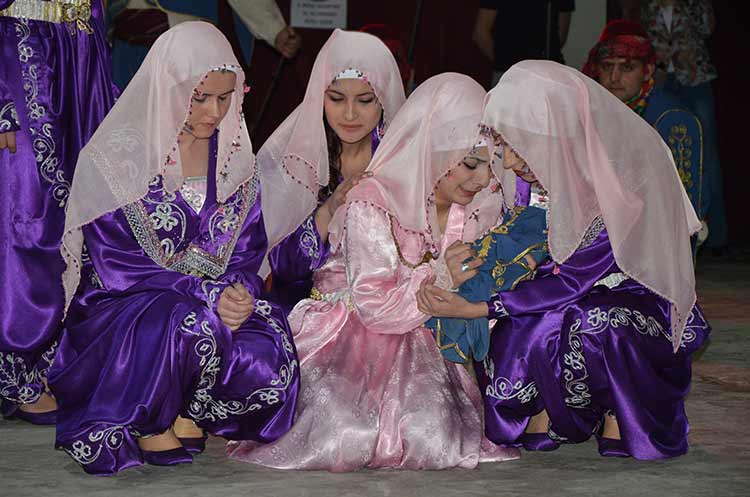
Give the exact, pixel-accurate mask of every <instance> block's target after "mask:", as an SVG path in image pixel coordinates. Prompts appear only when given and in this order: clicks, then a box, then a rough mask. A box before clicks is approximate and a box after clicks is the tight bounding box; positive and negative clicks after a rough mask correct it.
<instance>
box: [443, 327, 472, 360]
mask: <svg viewBox="0 0 750 497" xmlns="http://www.w3.org/2000/svg"><path fill="white" fill-rule="evenodd" d="M436 321H437V329H436V334H435V342H437V346H438V349H440V351H441V352H442V351H443V350H448V349H453V350H455V351H456V354H458V356H459V357H460V358H461V359H463V360H464V361H467V362H468V361H469V356H467V355H466V354H465V353H464V351H463V350H461V347H459V346H458V343H456V342H453V343H450V344H447V345H444V344H443V338H442V337H443V329H442V327H441V325H440V320H439V319H436Z"/></svg>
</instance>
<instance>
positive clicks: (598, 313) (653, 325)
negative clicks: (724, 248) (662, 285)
mask: <svg viewBox="0 0 750 497" xmlns="http://www.w3.org/2000/svg"><path fill="white" fill-rule="evenodd" d="M586 314H587V316H586V325H585V326H584V324H583V321H582V320H581V319H580V318H579V319H576V320H575V322H574V323H573V324H572V325H571V327H570V329H569V330H568V349H569V352H567V353H565V354H564V355H563V362H564V366H563V379H564V380H565V390H566V391H567V392H568V393H569V394H570V396H568V397H566V398H565V403H566V405H568V406H569V407H573V408H585V407H588V406H589V405H590V404H591V394H590V393H589V387H588V385H587V384H586V379H587V378H588V377H589V374H588V369H587V368H586V357H585V356H584V354H583V342H582V339H581V336H582V335H598V334H599V333H602V332H603V331H606V330H609V329H616V328H620V327H629V328H631V329H633V330H634V331H637V332H638V333H640V334H641V335H648V336H651V337H654V338H657V337H660V336H661V337H662V338H664V339H666V340H667V341H669V342H670V343H671V341H672V334H671V331H670V330H669V329H665V328H664V327H663V326H662V325H661V323H659V321H658V320H657V319H656V318H654V317H652V316H646V315H644V314H643V313H641V312H640V311H636V310H632V309H628V308H626V307H612V308H610V309H608V310H602V309H601V308H599V307H595V308H593V309H589V310H588V312H587V313H586ZM695 320H696V317H695V309H693V311H692V312H691V315H690V317H689V318H688V322H689V323H690V325H689V327H688V328H686V330H685V333H684V334H683V336H682V341H681V343H680V347H682V348H684V347H685V346H686V344H688V343H691V342H692V341H693V340H695V338H696V336H697V335H696V333H695V330H696V328H698V327H700V326H703V327H705V325H700V324H696V323H695Z"/></svg>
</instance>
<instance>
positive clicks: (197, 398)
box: [180, 300, 298, 421]
mask: <svg viewBox="0 0 750 497" xmlns="http://www.w3.org/2000/svg"><path fill="white" fill-rule="evenodd" d="M271 309H272V308H271V305H270V304H269V303H268V302H267V301H265V300H256V301H255V309H254V310H253V312H254V313H256V314H258V315H259V316H261V317H263V318H264V319H265V321H266V322H267V323H268V324H269V325H270V327H271V329H272V330H273V331H274V332H276V333H277V334H279V336H280V337H281V343H282V348H283V352H284V359H285V362H284V363H283V364H282V365H281V367H280V368H279V370H278V372H277V376H276V378H274V379H272V380H271V381H270V384H269V385H268V386H265V387H263V388H259V389H256V390H255V391H253V392H252V393H250V395H248V396H247V397H245V398H244V399H242V400H218V399H214V398H213V396H212V395H211V394H212V389H213V386H214V385H215V384H216V376H217V374H218V373H219V371H220V367H221V357H219V356H217V355H216V339H215V337H214V331H213V329H212V328H211V325H210V323H209V322H208V320H205V319H202V320H200V322H199V319H198V316H197V314H196V313H195V312H191V313H190V314H188V315H187V316H186V317H185V319H184V320H183V322H182V326H181V328H180V329H181V330H182V331H183V332H185V333H189V334H191V335H195V336H198V337H200V339H199V340H198V342H197V343H196V344H195V347H194V350H195V353H196V355H197V356H198V358H199V359H200V360H199V365H200V366H201V368H202V369H201V372H200V378H199V380H198V387H197V388H196V390H195V395H194V396H193V399H192V400H191V401H190V403H189V405H188V414H189V415H190V417H192V418H193V419H194V420H195V421H201V420H205V419H208V420H210V421H217V420H219V419H227V418H228V417H229V416H241V415H243V414H246V413H248V412H251V411H257V410H259V409H262V408H263V407H264V406H272V405H274V404H277V403H278V402H280V401H281V399H280V394H281V393H283V392H285V391H286V390H287V389H288V388H289V387H290V386H291V385H292V382H293V380H294V372H295V370H296V369H297V367H298V364H297V359H296V356H295V354H294V346H293V345H292V341H291V339H290V338H289V332H288V331H287V330H286V329H285V328H284V326H282V325H281V324H280V323H279V322H278V321H277V320H276V319H275V318H273V316H272V315H271Z"/></svg>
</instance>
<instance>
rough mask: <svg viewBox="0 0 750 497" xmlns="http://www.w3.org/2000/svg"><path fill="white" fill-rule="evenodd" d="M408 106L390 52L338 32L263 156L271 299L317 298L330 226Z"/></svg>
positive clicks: (290, 302) (371, 40)
mask: <svg viewBox="0 0 750 497" xmlns="http://www.w3.org/2000/svg"><path fill="white" fill-rule="evenodd" d="M404 100H405V96H404V88H403V85H402V82H401V76H400V73H399V70H398V65H397V64H396V60H395V59H394V58H393V54H392V53H391V51H390V50H389V49H388V47H387V46H386V45H385V44H384V43H383V42H382V41H380V40H379V39H378V38H376V37H374V36H372V35H369V34H366V33H359V32H352V31H341V30H338V29H337V30H336V31H334V32H333V34H332V35H331V37H330V38H329V39H328V41H327V42H326V44H325V45H323V48H321V50H320V53H319V54H318V56H317V58H316V59H315V65H314V66H313V69H312V73H311V74H310V80H309V82H308V84H307V91H306V92H305V98H304V100H303V101H302V103H301V104H300V105H299V106H298V107H297V109H295V110H294V112H292V114H290V115H289V117H287V118H286V119H285V120H284V122H283V123H281V125H280V126H279V127H278V128H277V129H276V131H274V133H273V134H272V135H271V136H270V138H268V140H267V141H266V143H264V144H263V146H262V147H261V149H260V151H259V152H258V167H259V168H260V171H261V184H262V185H263V191H265V192H266V195H264V196H263V212H264V213H265V216H266V230H267V232H268V242H269V247H270V251H269V255H268V261H267V262H266V263H264V268H263V269H262V270H261V274H262V275H263V276H265V275H267V274H268V273H269V272H272V278H271V279H272V288H271V295H272V298H273V299H274V300H275V301H278V302H279V303H280V304H281V305H282V306H283V307H284V308H285V309H286V310H287V311H291V309H292V308H293V307H294V305H295V304H296V303H297V302H299V301H300V300H302V299H304V298H307V297H309V296H310V290H311V289H312V272H313V271H314V270H315V269H318V268H320V267H322V266H323V264H324V263H325V262H326V261H327V260H328V253H329V247H328V222H329V221H330V220H331V218H332V217H333V213H334V212H336V209H337V208H338V207H339V206H340V205H341V204H342V203H343V202H344V200H345V198H346V193H347V192H348V191H349V189H351V187H352V186H353V185H355V184H356V183H357V182H358V181H359V179H360V178H361V177H362V175H363V173H364V171H365V169H366V168H367V165H368V164H369V163H370V160H371V159H372V156H373V154H374V152H375V149H376V148H377V146H378V144H379V143H380V140H381V138H382V137H383V134H384V133H385V131H386V128H387V127H388V125H389V124H390V122H391V121H392V120H393V117H394V116H395V115H396V112H397V111H398V109H399V108H400V107H401V106H402V105H403V103H404ZM302 261H304V262H305V264H301V263H300V262H302ZM291 266H293V267H297V268H299V269H300V271H299V272H294V271H290V270H289V268H290V267H291Z"/></svg>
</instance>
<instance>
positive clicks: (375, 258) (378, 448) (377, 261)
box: [228, 203, 518, 472]
mask: <svg viewBox="0 0 750 497" xmlns="http://www.w3.org/2000/svg"><path fill="white" fill-rule="evenodd" d="M462 226H463V209H462V208H460V207H458V206H454V208H453V209H452V210H451V213H450V216H449V221H448V227H447V229H446V234H445V236H444V237H443V240H442V246H443V247H446V246H447V245H449V244H450V243H451V242H452V241H454V240H456V239H458V238H459V237H460V234H461V229H462ZM394 237H395V238H397V239H398V247H399V248H400V250H401V253H402V255H403V258H405V259H406V260H407V261H419V260H420V259H421V257H422V255H423V254H424V252H425V247H424V242H423V240H422V238H421V236H419V235H415V234H413V233H410V232H407V231H404V230H401V229H400V228H399V227H398V226H397V225H395V224H394V226H393V229H392V228H391V222H390V220H389V218H388V215H387V214H386V213H385V212H384V211H382V210H381V209H379V208H377V207H374V206H371V205H369V204H364V203H354V204H352V206H351V207H350V210H349V212H348V217H347V220H346V233H345V234H344V236H343V238H344V242H343V243H342V246H341V249H340V250H339V251H338V252H334V253H332V254H331V258H330V259H329V262H328V263H327V264H326V265H325V266H324V267H322V268H321V269H320V270H319V271H318V272H317V273H316V275H315V290H314V291H313V293H314V295H315V297H316V298H317V300H313V299H307V300H303V301H302V302H300V303H299V304H298V305H297V306H296V307H295V308H294V310H293V311H292V313H291V315H290V316H289V322H290V324H291V327H292V330H293V331H294V340H295V343H296V345H297V351H298V354H299V357H300V361H301V368H300V372H301V391H300V398H299V402H298V404H297V415H296V420H295V424H294V426H293V427H292V429H291V431H289V432H288V433H287V434H286V435H284V436H283V437H282V438H280V439H279V440H277V441H276V442H274V443H271V444H267V445H258V444H257V443H254V442H231V443H230V444H229V448H228V453H229V455H230V457H232V458H235V459H240V460H243V461H247V462H251V463H255V464H260V465H263V466H269V467H272V468H279V469H325V470H329V471H336V472H341V471H354V470H357V469H360V468H400V469H444V468H452V467H461V468H474V467H475V466H476V465H477V464H478V463H479V462H485V461H504V460H509V459H515V458H517V457H518V451H517V450H516V449H513V448H501V447H499V446H496V445H494V444H492V443H491V442H489V441H488V440H487V439H486V438H485V437H484V436H483V433H484V429H483V424H482V415H481V412H482V411H481V409H482V400H481V397H480V392H479V389H478V387H477V385H476V384H475V383H474V380H473V379H472V377H471V376H470V375H469V374H468V373H467V371H466V369H464V368H463V367H462V366H460V365H457V364H455V363H451V362H448V361H445V360H444V359H443V357H442V355H441V354H440V352H439V350H438V348H437V346H436V344H435V340H434V338H433V336H432V334H431V332H430V331H429V330H428V329H427V328H424V327H423V326H422V325H423V324H424V322H425V321H426V320H427V318H428V316H426V315H424V314H422V313H420V312H419V310H418V309H417V304H416V292H417V290H418V288H419V286H420V284H421V283H422V281H423V280H424V279H425V278H427V277H429V276H431V275H432V274H433V266H432V265H430V264H422V265H419V266H417V267H416V268H414V267H410V266H411V265H407V264H406V263H405V262H404V261H403V259H402V258H401V257H399V255H398V252H397V246H396V243H395V241H394ZM441 257H442V255H441Z"/></svg>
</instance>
